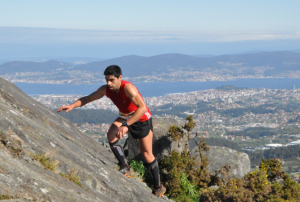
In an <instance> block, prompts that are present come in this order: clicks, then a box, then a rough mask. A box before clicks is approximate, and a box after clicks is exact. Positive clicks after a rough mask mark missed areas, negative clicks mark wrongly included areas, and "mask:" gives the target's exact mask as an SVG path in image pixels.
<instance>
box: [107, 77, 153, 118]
mask: <svg viewBox="0 0 300 202" xmlns="http://www.w3.org/2000/svg"><path fill="white" fill-rule="evenodd" d="M128 83H130V82H129V81H123V80H121V87H120V90H119V92H118V94H116V93H115V91H112V90H109V89H108V88H106V96H107V97H108V98H109V99H111V101H112V102H113V103H114V104H115V105H116V106H117V107H118V109H119V111H120V112H121V113H123V114H128V113H131V112H135V111H136V110H137V108H138V107H137V106H135V105H134V104H133V102H132V101H131V100H130V99H129V98H128V97H127V96H126V94H125V90H124V88H125V85H126V84H128ZM132 85H133V84H132ZM138 93H139V95H140V96H141V97H142V95H141V94H140V92H139V91H138ZM142 98H143V97H142ZM146 107H147V106H146ZM150 118H151V112H150V110H149V108H148V107H147V112H146V113H145V114H144V115H143V116H142V117H141V118H140V119H139V121H140V122H143V121H147V120H148V119H150Z"/></svg>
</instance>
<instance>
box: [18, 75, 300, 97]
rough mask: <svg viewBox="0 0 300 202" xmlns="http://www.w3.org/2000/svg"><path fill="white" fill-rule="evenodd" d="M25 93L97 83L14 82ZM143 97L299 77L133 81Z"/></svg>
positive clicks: (272, 85) (68, 90) (274, 84)
mask: <svg viewBox="0 0 300 202" xmlns="http://www.w3.org/2000/svg"><path fill="white" fill-rule="evenodd" d="M14 84H15V85H16V86H17V87H18V88H20V89H21V90H22V91H23V92H25V93H26V94H27V95H31V96H34V95H51V94H52V95H53V94H54V95H69V94H78V95H89V94H91V93H92V92H94V91H96V90H97V89H98V88H99V87H100V86H101V85H104V83H102V84H101V83H99V84H82V85H62V84H40V83H17V82H16V83H14ZM133 84H134V85H135V86H136V87H137V88H138V89H139V91H140V93H141V94H142V96H143V97H155V96H163V95H166V94H174V93H187V92H192V91H200V90H208V89H214V88H216V87H222V86H223V85H233V86H235V87H247V88H269V89H292V88H293V86H295V88H296V89H297V88H300V79H290V78H261V79H234V80H229V81H207V82H145V83H134V82H133Z"/></svg>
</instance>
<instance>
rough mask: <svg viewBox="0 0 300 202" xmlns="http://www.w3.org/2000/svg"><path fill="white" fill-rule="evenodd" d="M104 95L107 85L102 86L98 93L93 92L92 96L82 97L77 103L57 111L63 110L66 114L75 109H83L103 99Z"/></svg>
mask: <svg viewBox="0 0 300 202" xmlns="http://www.w3.org/2000/svg"><path fill="white" fill-rule="evenodd" d="M104 95H106V85H104V86H101V87H100V88H99V89H98V90H97V91H95V92H93V93H92V94H90V95H88V96H85V97H82V98H80V99H78V100H77V101H75V102H74V103H72V104H70V105H66V106H62V107H61V108H59V109H58V110H57V112H61V111H62V110H66V112H69V111H71V110H72V109H74V108H77V107H81V106H84V105H86V104H87V103H89V102H92V101H94V100H97V99H100V98H102V97H103V96H104Z"/></svg>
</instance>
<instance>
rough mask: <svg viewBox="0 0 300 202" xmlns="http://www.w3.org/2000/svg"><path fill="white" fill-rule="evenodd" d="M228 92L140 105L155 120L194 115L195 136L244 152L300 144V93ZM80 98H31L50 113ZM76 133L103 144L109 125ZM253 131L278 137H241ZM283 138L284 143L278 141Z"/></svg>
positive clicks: (101, 105) (100, 104) (101, 104)
mask: <svg viewBox="0 0 300 202" xmlns="http://www.w3.org/2000/svg"><path fill="white" fill-rule="evenodd" d="M229 87H230V88H229V89H228V88H226V86H223V87H222V88H219V89H210V90H203V91H195V92H190V93H180V94H170V95H165V96H159V97H145V98H144V101H145V103H146V104H147V105H148V106H149V107H150V109H151V111H152V113H153V115H154V116H160V117H170V118H175V119H178V120H182V117H185V116H187V115H194V118H195V122H196V127H195V129H194V132H198V133H201V134H203V136H205V137H206V138H208V137H218V138H224V139H228V140H232V141H235V142H238V143H239V144H241V145H243V146H244V149H245V150H260V149H266V148H265V147H264V146H265V145H266V144H270V143H282V144H291V143H292V142H293V141H295V140H297V138H298V135H299V138H300V125H299V121H300V119H298V118H299V115H300V110H299V104H298V101H299V100H300V90H298V89H291V90H277V89H275V90H274V89H265V88H258V89H242V88H235V87H232V86H229ZM292 87H293V86H292ZM80 97H81V95H39V96H33V98H34V99H35V100H37V101H39V102H41V103H42V104H44V105H46V106H48V107H50V108H51V109H57V108H59V107H61V106H63V105H67V104H70V103H73V102H74V101H76V100H77V99H79V98H80ZM199 103H201V104H199ZM176 106H188V108H187V107H185V108H184V107H183V109H189V110H186V111H184V110H180V108H176V109H175V107H176ZM172 108H173V111H172ZM82 109H106V110H112V111H117V108H116V107H115V105H114V104H113V103H112V102H111V101H110V100H109V99H108V98H106V97H104V98H102V99H100V100H96V101H94V102H92V103H89V104H87V105H85V106H83V107H82ZM174 110H175V111H176V113H175V114H174V113H173V112H174ZM78 127H80V129H81V130H82V131H83V132H86V131H89V132H91V131H94V132H95V133H96V131H98V132H101V131H102V132H101V133H98V135H95V136H94V137H95V138H101V137H102V136H103V135H105V133H106V131H107V130H108V128H109V124H101V123H99V124H88V123H86V124H85V125H84V126H78ZM251 128H265V129H268V130H273V129H276V132H272V133H270V132H268V131H267V132H266V131H257V132H256V135H254V136H251V135H241V134H240V133H239V132H241V131H247V130H249V129H251ZM285 131H287V132H285ZM288 131H291V132H288ZM264 133H265V134H264ZM249 134H251V132H250V133H249ZM257 134H258V135H257ZM283 135H285V138H282V137H283ZM280 139H281V140H280ZM247 142H248V143H249V144H248V143H247ZM297 144H300V143H299V142H298V143H297ZM277 146H280V145H279V144H278V145H277ZM248 147H249V148H248Z"/></svg>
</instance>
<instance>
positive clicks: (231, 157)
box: [191, 146, 250, 178]
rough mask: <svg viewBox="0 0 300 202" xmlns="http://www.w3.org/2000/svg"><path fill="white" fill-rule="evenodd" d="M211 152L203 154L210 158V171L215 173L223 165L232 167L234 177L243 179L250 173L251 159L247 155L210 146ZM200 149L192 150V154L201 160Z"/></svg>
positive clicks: (225, 148)
mask: <svg viewBox="0 0 300 202" xmlns="http://www.w3.org/2000/svg"><path fill="white" fill-rule="evenodd" d="M209 148H210V149H209V151H208V152H204V153H203V154H204V155H205V156H206V157H208V170H209V171H210V172H211V173H215V170H220V169H221V168H222V166H223V165H225V164H229V165H230V166H231V174H232V176H233V177H238V178H242V177H244V175H245V174H246V173H248V172H249V171H250V159H249V156H248V155H247V154H246V153H242V152H238V151H236V150H233V149H229V148H227V147H218V146H209ZM198 151H199V150H198V147H195V148H194V149H192V151H191V154H192V155H194V156H196V157H198V158H199V152H198Z"/></svg>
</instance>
